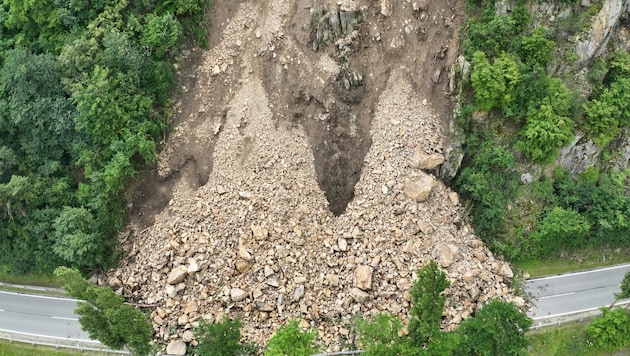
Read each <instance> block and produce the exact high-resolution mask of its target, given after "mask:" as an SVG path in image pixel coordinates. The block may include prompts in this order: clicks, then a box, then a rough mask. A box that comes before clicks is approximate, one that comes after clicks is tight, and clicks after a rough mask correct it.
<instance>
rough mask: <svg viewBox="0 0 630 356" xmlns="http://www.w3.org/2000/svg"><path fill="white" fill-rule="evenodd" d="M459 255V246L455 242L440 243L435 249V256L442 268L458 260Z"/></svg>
mask: <svg viewBox="0 0 630 356" xmlns="http://www.w3.org/2000/svg"><path fill="white" fill-rule="evenodd" d="M459 257H460V256H459V247H457V246H456V245H453V244H440V245H437V246H435V249H433V258H434V259H435V260H436V261H437V263H438V264H439V265H440V266H441V267H442V268H446V267H448V266H450V265H451V264H453V263H454V262H457V261H458V260H459Z"/></svg>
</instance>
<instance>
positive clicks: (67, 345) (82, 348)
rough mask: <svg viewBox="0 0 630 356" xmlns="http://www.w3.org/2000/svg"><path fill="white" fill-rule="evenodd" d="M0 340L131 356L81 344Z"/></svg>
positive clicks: (3, 336) (127, 353)
mask: <svg viewBox="0 0 630 356" xmlns="http://www.w3.org/2000/svg"><path fill="white" fill-rule="evenodd" d="M0 339H3V340H8V341H9V342H10V343H14V342H19V343H21V344H28V345H32V346H35V345H37V346H47V347H54V348H55V349H60V348H62V349H73V350H78V351H81V352H83V351H95V352H102V353H104V354H106V355H131V353H130V352H129V351H127V350H111V349H106V348H98V347H90V346H85V345H81V344H75V345H73V344H66V343H63V342H56V343H52V342H45V341H41V340H35V339H26V338H19V337H17V338H16V337H15V336H13V335H0Z"/></svg>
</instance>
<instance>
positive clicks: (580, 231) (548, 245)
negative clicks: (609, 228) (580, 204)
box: [529, 207, 591, 258]
mask: <svg viewBox="0 0 630 356" xmlns="http://www.w3.org/2000/svg"><path fill="white" fill-rule="evenodd" d="M590 230H591V225H590V224H589V222H588V221H587V220H586V218H585V217H583V216H582V215H580V214H579V213H578V212H577V211H573V210H564V209H562V208H560V207H554V208H553V209H551V211H549V212H548V213H547V215H545V217H544V218H543V219H542V222H541V223H540V224H539V225H538V227H537V229H536V230H535V231H533V232H531V233H530V234H529V238H530V239H531V240H533V241H535V242H536V243H537V244H539V245H540V254H541V255H542V256H536V255H532V256H529V257H530V258H531V257H534V258H536V257H547V256H551V255H555V254H558V253H560V252H562V251H567V250H575V249H578V248H583V247H585V246H586V244H587V236H588V234H589V233H590Z"/></svg>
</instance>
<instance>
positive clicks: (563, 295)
mask: <svg viewBox="0 0 630 356" xmlns="http://www.w3.org/2000/svg"><path fill="white" fill-rule="evenodd" d="M573 294H575V292H569V293H562V294H553V295H548V296H545V297H540V298H538V300H543V299H548V298H556V297H565V296H567V295H573Z"/></svg>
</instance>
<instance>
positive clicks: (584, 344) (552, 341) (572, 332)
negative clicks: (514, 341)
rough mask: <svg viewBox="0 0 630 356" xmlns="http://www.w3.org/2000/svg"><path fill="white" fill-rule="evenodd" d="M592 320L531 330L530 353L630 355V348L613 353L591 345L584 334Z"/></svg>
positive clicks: (593, 355) (528, 337) (588, 355)
mask: <svg viewBox="0 0 630 356" xmlns="http://www.w3.org/2000/svg"><path fill="white" fill-rule="evenodd" d="M589 322H590V320H585V321H584V322H574V323H568V324H563V325H562V326H553V327H547V328H544V329H540V330H538V331H530V332H529V333H528V334H527V339H528V340H529V342H530V344H531V345H530V354H531V355H534V356H539V355H540V356H555V355H558V356H565V355H580V356H600V355H619V356H621V355H630V349H629V348H626V349H622V350H618V351H616V352H614V353H612V354H609V353H606V352H603V351H601V350H599V349H597V348H596V347H594V346H591V345H589V343H588V341H587V340H586V337H585V335H584V333H585V330H586V327H587V326H588V323H589Z"/></svg>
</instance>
